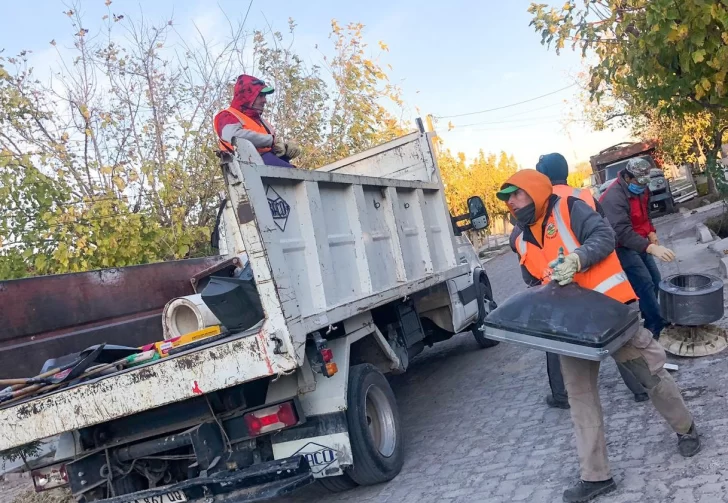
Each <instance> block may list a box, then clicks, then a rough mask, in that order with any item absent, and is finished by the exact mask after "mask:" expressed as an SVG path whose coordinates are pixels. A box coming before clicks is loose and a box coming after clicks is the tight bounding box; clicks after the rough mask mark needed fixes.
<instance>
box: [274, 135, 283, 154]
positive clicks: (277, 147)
mask: <svg viewBox="0 0 728 503" xmlns="http://www.w3.org/2000/svg"><path fill="white" fill-rule="evenodd" d="M271 152H273V155H274V156H276V157H282V156H284V155H286V142H284V141H283V139H281V138H278V137H277V136H274V137H273V145H271Z"/></svg>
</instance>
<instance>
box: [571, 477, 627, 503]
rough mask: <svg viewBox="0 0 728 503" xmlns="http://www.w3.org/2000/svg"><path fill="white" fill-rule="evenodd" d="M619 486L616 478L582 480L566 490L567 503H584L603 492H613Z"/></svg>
mask: <svg viewBox="0 0 728 503" xmlns="http://www.w3.org/2000/svg"><path fill="white" fill-rule="evenodd" d="M616 488H617V484H615V483H614V479H609V480H603V481H602V482H587V481H585V480H580V481H579V483H578V484H576V485H575V486H574V487H570V488H568V489H567V490H566V491H564V502H565V503H582V502H584V501H591V500H593V499H594V498H596V497H597V496H600V495H602V494H607V493H611V492H612V491H614V490H615V489H616Z"/></svg>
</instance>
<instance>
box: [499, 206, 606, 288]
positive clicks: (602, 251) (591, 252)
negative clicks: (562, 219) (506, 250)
mask: <svg viewBox="0 0 728 503" xmlns="http://www.w3.org/2000/svg"><path fill="white" fill-rule="evenodd" d="M559 199H560V198H559V197H558V196H556V195H552V196H551V198H550V199H549V205H548V207H547V209H546V216H545V218H544V226H545V225H546V222H547V221H548V219H549V217H550V216H551V212H552V211H553V208H554V206H555V205H556V203H557V202H558V201H559ZM568 207H569V214H570V216H571V230H572V232H573V233H574V236H576V239H577V240H578V241H579V243H581V245H580V246H579V247H578V248H577V249H576V250H574V253H576V254H577V255H578V256H579V261H580V262H581V270H582V271H585V270H587V269H588V268H589V267H591V266H593V265H594V264H597V263H599V262H601V261H602V260H604V259H605V258H607V257H608V256H609V254H610V253H612V252H613V251H614V245H615V239H614V231H613V230H612V228H611V227H610V226H609V224H608V223H607V221H606V220H605V219H604V218H602V216H601V215H599V213H597V212H596V211H594V210H593V209H591V208H590V207H589V205H588V204H586V203H585V202H584V201H582V200H581V199H579V198H576V197H569V199H568ZM521 234H523V238H524V239H525V240H526V241H527V242H529V243H532V244H534V245H536V246H538V247H539V248H540V246H539V244H538V242H537V241H536V239H535V238H534V236H533V233H532V232H531V230H530V229H529V228H527V227H526V228H525V229H524V228H523V227H521V226H520V224H519V225H516V227H514V228H513V232H511V237H510V244H511V249H512V250H513V251H514V252H515V253H516V255H518V258H519V260H520V258H521V256H520V254H519V253H518V249H517V247H516V238H518V236H520V235H521ZM556 258H557V257H553V258H551V257H549V259H550V260H555V259H556ZM521 275H522V276H523V281H525V282H526V284H527V285H528V286H536V285H539V284H540V283H541V280H540V279H539V278H535V277H534V276H533V275H531V273H530V272H528V269H526V267H524V266H521Z"/></svg>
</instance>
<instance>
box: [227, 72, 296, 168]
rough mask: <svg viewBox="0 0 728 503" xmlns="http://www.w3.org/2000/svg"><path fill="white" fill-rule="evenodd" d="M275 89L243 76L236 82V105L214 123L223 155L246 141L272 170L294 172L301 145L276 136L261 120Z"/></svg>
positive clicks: (260, 81) (231, 104)
mask: <svg viewBox="0 0 728 503" xmlns="http://www.w3.org/2000/svg"><path fill="white" fill-rule="evenodd" d="M274 91H275V89H273V87H271V86H269V85H267V84H266V83H265V82H264V81H262V80H260V79H258V78H255V77H252V76H250V75H241V76H239V77H238V79H237V81H236V82H235V89H234V91H233V101H232V103H230V106H229V107H228V108H226V109H225V110H222V111H220V112H218V114H217V115H215V118H214V120H213V122H214V126H215V132H216V133H217V137H218V139H219V142H218V147H219V148H220V150H222V151H228V152H232V151H233V150H234V148H233V144H234V143H237V142H239V141H241V140H247V141H249V142H250V143H252V144H253V146H254V147H255V148H256V149H257V150H258V153H259V154H260V156H261V157H262V159H263V162H264V163H265V164H267V165H270V166H281V167H286V168H294V167H295V166H294V165H292V164H291V163H290V162H289V161H290V160H291V159H293V158H294V157H297V156H298V155H299V154H300V153H301V149H300V148H299V147H298V145H297V144H296V143H294V142H292V141H288V142H286V141H284V140H283V139H281V138H280V137H278V136H276V133H275V130H274V129H273V127H272V126H271V125H270V124H269V123H268V122H267V121H266V120H265V119H263V117H261V114H262V113H263V112H264V111H265V105H266V102H267V96H268V95H269V94H271V93H273V92H274Z"/></svg>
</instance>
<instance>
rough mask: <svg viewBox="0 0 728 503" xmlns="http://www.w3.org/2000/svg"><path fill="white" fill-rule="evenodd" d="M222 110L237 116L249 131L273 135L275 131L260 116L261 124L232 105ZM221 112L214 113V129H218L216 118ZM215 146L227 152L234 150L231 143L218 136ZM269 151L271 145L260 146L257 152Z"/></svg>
mask: <svg viewBox="0 0 728 503" xmlns="http://www.w3.org/2000/svg"><path fill="white" fill-rule="evenodd" d="M222 112H230V113H231V114H233V115H234V116H235V117H237V118H238V120H239V121H240V124H242V125H243V129H249V130H250V131H255V132H256V133H260V134H272V135H275V131H273V127H272V126H271V125H270V124H268V122H266V121H265V120H264V119H263V118H262V117H261V119H260V120H261V122H262V123H263V124H258V123H257V122H256V121H254V120H253V119H251V118H250V117H248V116H247V115H245V114H244V113H243V112H241V111H240V110H237V109H235V108H233V107H230V108H227V109H225V110H223V111H222ZM222 112H218V114H217V115H215V118H214V119H213V123H214V126H215V131H217V130H218V127H217V120H218V118H219V117H220V114H222ZM220 131H222V128H220ZM217 147H218V148H219V149H220V150H227V151H229V152H233V151H234V150H235V149H234V148H233V146H232V144H230V143H228V142H226V141H224V140H223V139H222V138H218V142H217ZM270 151H271V147H260V148H259V149H258V153H260V154H265V153H266V152H270Z"/></svg>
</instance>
